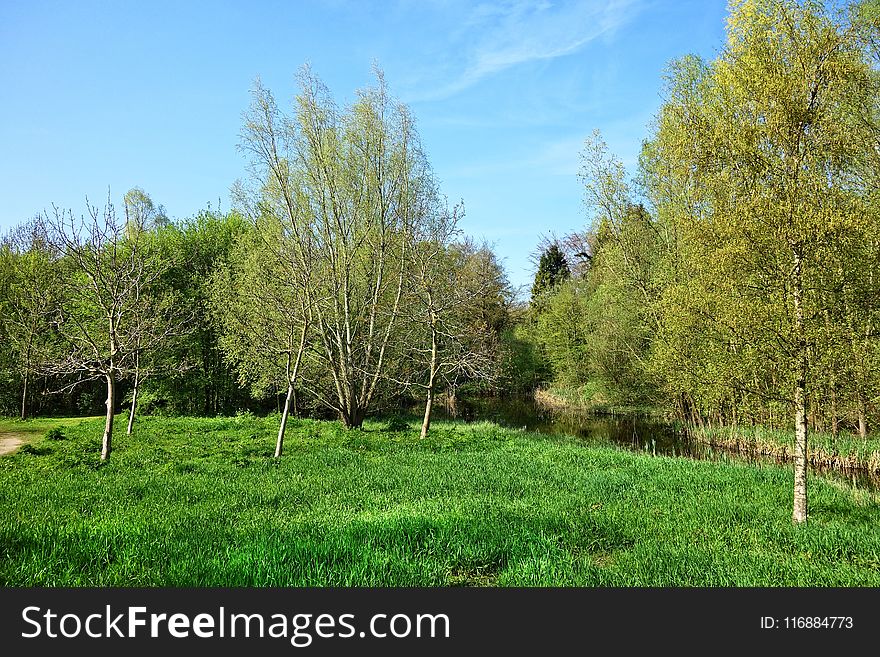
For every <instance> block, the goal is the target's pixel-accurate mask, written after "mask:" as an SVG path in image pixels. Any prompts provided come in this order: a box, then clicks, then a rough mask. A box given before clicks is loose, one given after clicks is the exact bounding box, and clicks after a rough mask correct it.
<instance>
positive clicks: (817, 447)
mask: <svg viewBox="0 0 880 657" xmlns="http://www.w3.org/2000/svg"><path fill="white" fill-rule="evenodd" d="M691 435H692V436H693V437H694V438H696V439H698V440H700V441H701V442H704V443H707V444H710V445H719V446H723V447H727V448H729V449H734V450H738V451H752V452H756V453H760V454H767V455H770V456H777V457H781V458H790V457H791V456H792V455H793V454H794V429H790V430H783V429H772V428H768V427H761V426H756V427H750V426H742V427H696V428H692V429H691ZM807 446H808V450H807V451H808V452H809V457H810V460H811V463H812V464H813V465H816V466H822V467H827V468H836V469H840V468H860V469H864V470H868V471H869V472H873V473H880V438H878V437H876V436H869V437H868V438H867V439H865V438H860V437H859V436H854V435H852V434H848V433H840V434H839V435H838V436H837V437H836V438H835V437H834V436H833V435H832V434H830V433H819V432H813V431H811V432H809V433H808V435H807Z"/></svg>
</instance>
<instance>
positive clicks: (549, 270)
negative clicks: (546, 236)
mask: <svg viewBox="0 0 880 657" xmlns="http://www.w3.org/2000/svg"><path fill="white" fill-rule="evenodd" d="M569 276H571V271H570V270H569V267H568V263H567V262H566V260H565V256H564V255H563V253H562V250H561V249H560V248H559V245H558V244H555V243H554V244H551V245H550V246H549V247H547V249H546V250H545V251H544V252H543V253H541V257H540V259H539V260H538V270H537V271H536V272H535V282H534V283H533V284H532V305H533V306H534V305H540V303H541V299H542V297H544V296H545V295H546V294H547V293H549V292H552V291H553V290H554V289H555V288H556V287H557V286H558V285H560V284H561V283H563V282H564V281H566V280H568V278H569Z"/></svg>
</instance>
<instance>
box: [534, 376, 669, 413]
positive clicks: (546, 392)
mask: <svg viewBox="0 0 880 657" xmlns="http://www.w3.org/2000/svg"><path fill="white" fill-rule="evenodd" d="M535 400H536V401H537V402H538V403H539V404H543V405H545V406H548V407H550V408H555V409H559V410H572V411H580V412H585V413H599V414H607V415H640V416H661V415H663V409H661V408H657V407H654V406H648V405H644V404H620V403H614V402H612V401H610V400H609V395H608V393H607V391H606V390H605V389H604V387H603V386H602V385H601V384H600V383H598V382H596V381H589V382H587V383H585V384H583V385H581V386H565V385H560V384H553V385H552V386H550V387H549V388H539V389H538V390H536V391H535Z"/></svg>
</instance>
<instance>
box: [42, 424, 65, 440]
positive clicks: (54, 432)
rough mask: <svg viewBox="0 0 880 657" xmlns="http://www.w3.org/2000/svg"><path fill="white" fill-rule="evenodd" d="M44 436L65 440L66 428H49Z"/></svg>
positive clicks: (50, 438) (47, 438)
mask: <svg viewBox="0 0 880 657" xmlns="http://www.w3.org/2000/svg"><path fill="white" fill-rule="evenodd" d="M43 437H44V438H45V439H46V440H64V429H62V428H61V427H54V428H52V429H49V430H48V431H47V432H46V435H45V436H43Z"/></svg>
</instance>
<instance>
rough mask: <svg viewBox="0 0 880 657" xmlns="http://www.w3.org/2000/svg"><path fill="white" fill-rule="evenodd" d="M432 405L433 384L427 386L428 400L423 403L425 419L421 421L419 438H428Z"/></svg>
mask: <svg viewBox="0 0 880 657" xmlns="http://www.w3.org/2000/svg"><path fill="white" fill-rule="evenodd" d="M433 405H434V384H433V383H431V384H429V385H428V399H427V401H426V402H425V418H424V419H423V420H422V433H421V435H420V436H419V437H420V438H426V437H427V436H428V429H429V428H430V427H431V407H432V406H433Z"/></svg>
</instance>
